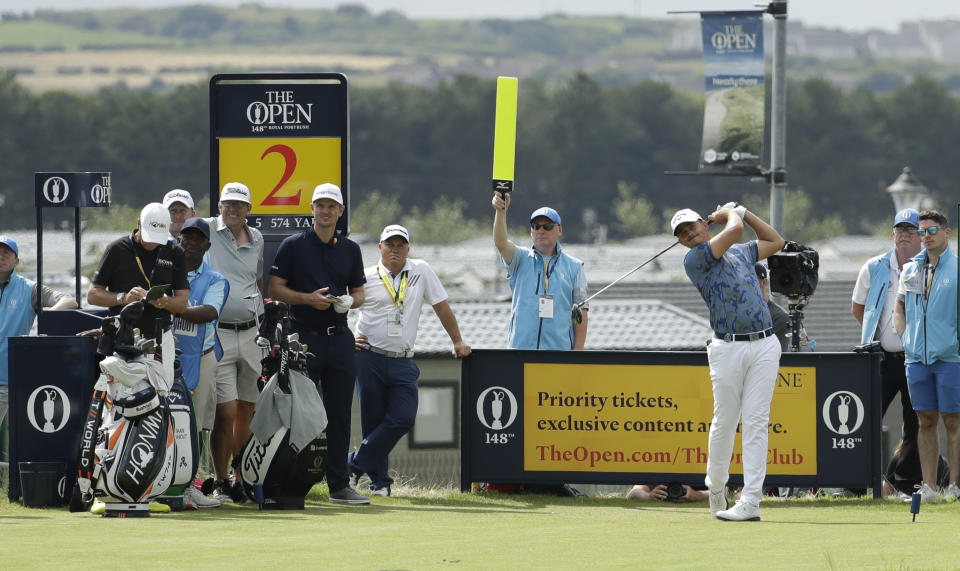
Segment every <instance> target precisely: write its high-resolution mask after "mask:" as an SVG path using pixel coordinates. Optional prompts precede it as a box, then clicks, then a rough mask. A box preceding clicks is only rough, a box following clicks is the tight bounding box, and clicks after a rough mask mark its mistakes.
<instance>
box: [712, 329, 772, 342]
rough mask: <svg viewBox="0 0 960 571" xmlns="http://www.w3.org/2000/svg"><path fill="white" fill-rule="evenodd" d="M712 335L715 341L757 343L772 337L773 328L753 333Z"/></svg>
mask: <svg viewBox="0 0 960 571" xmlns="http://www.w3.org/2000/svg"><path fill="white" fill-rule="evenodd" d="M714 335H716V337H717V339H723V340H724V341H759V340H761V339H763V338H765V337H770V336H771V335H773V327H770V328H768V329H764V330H763V331H757V332H755V333H726V334H724V335H721V334H719V333H716V332H715V333H714Z"/></svg>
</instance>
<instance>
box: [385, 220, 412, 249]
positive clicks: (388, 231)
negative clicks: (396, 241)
mask: <svg viewBox="0 0 960 571" xmlns="http://www.w3.org/2000/svg"><path fill="white" fill-rule="evenodd" d="M394 236H400V237H401V238H403V239H404V240H406V241H407V244H409V243H410V232H409V231H408V230H407V229H406V228H404V227H403V226H401V225H399V224H391V225H389V226H387V227H386V228H384V229H383V232H381V233H380V241H381V242H386V241H387V240H388V239H390V238H392V237H394Z"/></svg>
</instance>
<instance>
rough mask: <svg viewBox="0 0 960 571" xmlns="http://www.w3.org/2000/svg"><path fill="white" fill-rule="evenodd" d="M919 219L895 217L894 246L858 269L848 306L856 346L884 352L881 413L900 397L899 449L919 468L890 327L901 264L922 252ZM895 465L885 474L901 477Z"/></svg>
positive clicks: (909, 211)
mask: <svg viewBox="0 0 960 571" xmlns="http://www.w3.org/2000/svg"><path fill="white" fill-rule="evenodd" d="M919 216H920V213H919V212H917V211H916V210H914V209H913V208H906V209H904V210H901V211H900V212H897V215H896V216H894V218H893V232H892V236H893V248H892V249H890V250H889V251H887V252H884V253H883V254H880V255H879V256H875V257H873V258H870V259H869V260H867V263H865V264H864V265H863V267H861V268H860V274H859V275H858V276H857V283H856V285H855V286H854V287H853V300H852V303H851V305H850V311H851V312H852V313H853V317H854V318H855V319H856V320H857V322H858V323H859V324H860V328H861V329H860V343H861V344H865V343H870V342H872V341H874V340H876V341H879V342H880V347H881V348H882V349H883V363H882V364H881V368H880V378H881V381H882V385H883V402H882V407H883V408H881V410H882V411H883V413H886V412H887V409H888V408H889V407H890V403H891V402H893V399H894V398H895V397H896V396H897V393H900V404H901V406H902V407H903V429H902V430H903V438H902V440H901V444H900V447H901V449H904V450H908V451H912V454H909V458H906V460H908V461H909V462H910V463H911V464H913V465H915V466H917V467H918V469H919V465H920V460H919V457H918V456H917V453H916V449H917V413H916V412H914V410H913V405H912V404H911V403H910V393H909V391H908V390H907V375H906V371H905V369H904V360H903V343H902V342H901V341H900V336H899V335H897V330H896V328H894V326H893V309H894V306H895V305H896V298H897V289H898V285H899V283H900V272H901V270H902V269H903V265H904V264H906V263H907V262H908V261H909V260H910V258H912V257H914V256H916V255H917V254H918V253H919V252H920V236H919V235H918V234H917V228H918V227H919V225H920V222H919V220H918V217H919ZM895 463H896V464H895ZM899 464H900V459H899V458H895V459H893V460H891V462H890V466H889V468H888V470H887V474H888V475H892V474H894V473H896V472H899V473H902V472H903V469H904V468H905V467H903V466H899ZM918 480H919V479H918Z"/></svg>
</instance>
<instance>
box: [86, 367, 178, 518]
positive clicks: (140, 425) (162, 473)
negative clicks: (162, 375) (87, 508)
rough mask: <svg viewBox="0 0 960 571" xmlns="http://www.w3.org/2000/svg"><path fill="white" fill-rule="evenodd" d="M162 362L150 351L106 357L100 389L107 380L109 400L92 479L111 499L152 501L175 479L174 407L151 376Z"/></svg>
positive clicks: (96, 489) (98, 490)
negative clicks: (147, 354)
mask: <svg viewBox="0 0 960 571" xmlns="http://www.w3.org/2000/svg"><path fill="white" fill-rule="evenodd" d="M160 366H161V365H160V364H159V363H158V362H156V361H155V360H154V359H153V358H152V357H150V358H148V357H145V356H141V357H138V358H136V359H133V360H130V361H124V360H123V359H121V358H119V357H116V356H111V357H107V358H106V359H104V360H103V361H102V362H101V363H100V370H101V371H102V372H103V374H102V375H101V376H100V379H99V380H98V381H97V385H98V386H97V389H99V388H101V385H102V384H105V385H106V395H107V403H106V406H105V410H104V412H103V417H102V419H101V422H100V430H99V435H98V439H97V445H96V448H95V467H94V477H93V478H92V479H91V481H90V484H91V488H92V489H93V490H94V493H95V494H96V495H98V496H99V495H103V496H104V497H103V500H104V501H105V502H135V503H139V502H146V501H149V500H150V499H151V498H154V497H156V496H159V495H160V494H161V493H163V492H164V491H165V490H166V489H167V488H168V487H170V484H171V483H172V481H173V477H174V468H175V466H174V460H175V458H176V439H175V437H174V430H173V423H172V422H171V418H170V407H169V404H168V403H167V399H166V398H161V397H160V395H159V394H158V391H157V389H156V387H155V386H154V384H153V383H151V382H150V381H149V380H148V378H149V377H152V376H154V375H155V374H156V372H157V371H156V368H159V367H160ZM111 379H112V381H111ZM111 404H112V406H111ZM80 485H81V492H82V491H83V483H81V484H80Z"/></svg>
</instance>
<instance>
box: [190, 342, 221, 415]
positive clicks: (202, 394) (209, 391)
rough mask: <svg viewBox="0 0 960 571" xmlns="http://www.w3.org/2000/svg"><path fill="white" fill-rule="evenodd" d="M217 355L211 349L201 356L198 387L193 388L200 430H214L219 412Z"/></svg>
mask: <svg viewBox="0 0 960 571" xmlns="http://www.w3.org/2000/svg"><path fill="white" fill-rule="evenodd" d="M216 374H217V355H216V353H215V352H214V351H210V352H209V353H207V354H206V355H204V356H203V357H201V358H200V374H199V376H198V378H197V388H196V389H194V390H193V393H192V396H193V410H194V412H195V413H196V415H197V426H198V427H200V430H213V420H214V418H215V417H216V414H217V398H216V393H217V381H216V379H215V375H216Z"/></svg>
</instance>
